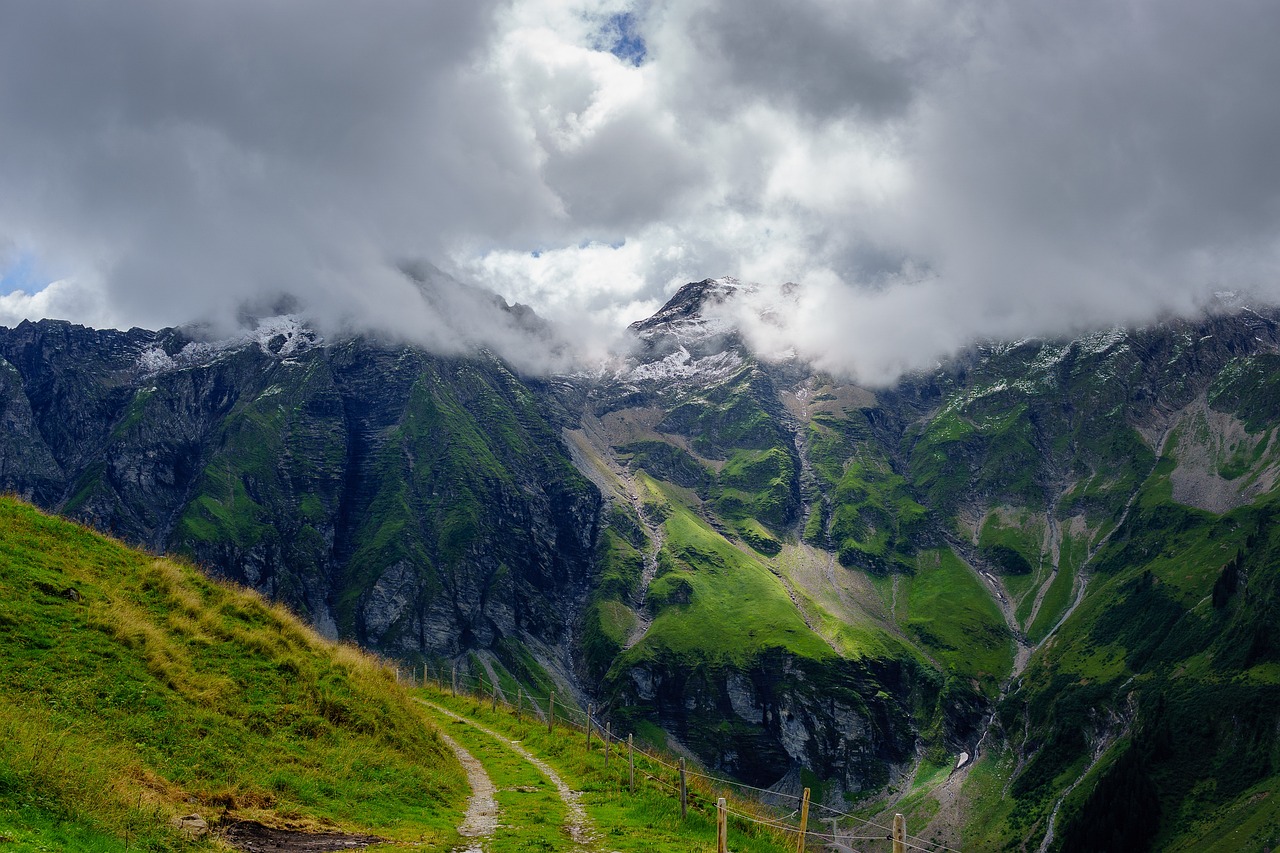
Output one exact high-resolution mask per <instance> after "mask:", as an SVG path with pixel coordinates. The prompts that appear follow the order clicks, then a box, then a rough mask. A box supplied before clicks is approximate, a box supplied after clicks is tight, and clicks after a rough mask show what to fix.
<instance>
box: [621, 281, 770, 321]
mask: <svg viewBox="0 0 1280 853" xmlns="http://www.w3.org/2000/svg"><path fill="white" fill-rule="evenodd" d="M745 289H747V287H746V286H744V285H743V284H742V283H741V282H739V281H738V280H737V279H736V278H729V277H725V278H707V279H703V280H702V281H694V282H690V283H689V284H686V285H685V286H684V287H681V288H680V289H679V290H677V291H676V292H675V295H674V296H672V297H671V298H670V299H668V300H667V304H666V305H663V306H662V308H660V309H659V310H658V312H657V313H656V314H654V315H652V316H651V317H648V318H646V319H644V320H639V321H637V322H635V323H632V324H631V327H630V328H631V330H632V331H633V332H637V333H642V332H648V331H652V330H654V329H657V328H659V327H663V326H667V327H670V326H675V325H685V324H687V323H689V322H690V321H697V320H703V319H705V318H704V317H703V311H704V310H705V309H706V308H707V306H709V305H723V304H724V303H725V302H728V301H729V300H730V299H732V298H733V297H734V296H735V295H737V294H738V292H739V291H742V290H745Z"/></svg>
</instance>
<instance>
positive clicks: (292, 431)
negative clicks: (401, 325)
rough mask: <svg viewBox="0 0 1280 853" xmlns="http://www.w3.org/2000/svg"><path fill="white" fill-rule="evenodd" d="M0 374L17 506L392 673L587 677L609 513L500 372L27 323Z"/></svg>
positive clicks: (8, 345) (366, 348)
mask: <svg viewBox="0 0 1280 853" xmlns="http://www.w3.org/2000/svg"><path fill="white" fill-rule="evenodd" d="M286 319H287V318H286ZM0 356H3V358H4V362H3V364H0V383H2V385H0V388H2V393H3V397H2V398H0V406H3V409H2V411H3V413H4V417H5V419H6V422H7V424H8V425H9V427H10V429H8V430H7V431H6V432H5V437H4V439H3V441H4V442H5V446H4V448H3V453H2V454H0V476H3V478H4V479H3V481H2V482H3V485H4V487H5V488H8V489H11V490H13V491H16V492H18V493H20V494H23V495H25V496H29V497H30V498H31V499H33V500H34V501H36V502H37V503H39V504H41V505H43V506H46V507H51V508H56V509H59V510H60V511H62V512H64V513H65V514H67V515H70V516H72V517H75V518H79V519H81V520H84V521H86V522H89V523H90V524H93V525H94V526H96V527H98V528H100V529H103V530H106V531H109V532H111V533H114V534H115V535H117V536H120V537H121V538H123V539H126V540H128V541H131V542H136V543H140V544H144V545H147V546H149V547H151V548H153V549H156V550H161V551H165V550H168V551H174V552H178V553H185V554H188V555H190V556H192V557H193V558H195V559H196V560H198V561H199V562H201V563H202V564H204V565H206V566H208V567H209V568H210V570H211V571H213V572H215V573H217V574H220V575H223V576H225V577H229V578H233V579H235V580H237V581H240V582H242V583H245V584H246V585H249V586H252V587H254V588H256V589H259V590H262V591H263V592H264V593H266V594H267V595H269V596H271V597H273V598H276V599H279V600H282V601H284V602H286V603H288V604H289V605H290V606H292V607H294V608H296V609H297V610H299V611H301V612H303V613H305V614H308V615H310V616H311V617H312V618H313V620H314V621H315V622H316V623H317V624H318V625H319V626H321V627H322V628H325V629H327V630H328V631H330V632H331V633H334V634H341V635H342V636H346V637H351V638H354V639H357V640H359V641H360V642H362V643H365V644H367V645H369V646H370V647H373V648H376V649H379V650H381V651H383V652H385V653H388V654H391V655H396V656H401V657H406V658H412V657H418V656H425V657H436V656H438V657H454V656H456V655H458V654H460V653H461V652H463V651H465V650H467V649H473V650H474V649H498V648H500V647H502V641H503V640H504V638H511V639H514V640H518V641H519V642H521V643H524V642H529V643H533V644H535V645H537V646H538V647H539V648H543V649H546V650H548V653H551V654H555V655H559V656H560V657H561V658H563V659H564V661H565V664H566V665H567V664H568V654H569V641H570V636H571V629H572V625H573V614H574V612H575V610H576V606H575V604H574V602H576V601H577V600H578V599H580V598H581V597H582V596H583V595H584V593H585V589H586V586H587V584H588V582H589V579H590V576H591V568H592V555H593V546H594V541H595V536H596V529H595V528H596V519H597V515H598V513H599V496H598V494H597V493H596V491H595V489H594V488H593V487H592V486H591V485H590V484H589V483H588V482H587V481H585V480H584V479H583V478H582V477H581V476H579V475H578V474H577V472H576V471H575V470H574V469H573V467H572V465H571V464H570V463H569V462H568V459H567V457H566V456H565V454H564V452H563V450H562V448H561V445H560V443H559V441H558V438H557V435H556V431H555V428H554V426H553V425H552V424H551V423H550V422H549V421H548V420H547V417H546V415H545V414H544V413H543V408H542V407H541V406H540V405H539V404H538V403H537V399H536V397H535V396H534V394H533V392H532V391H530V389H529V388H528V387H526V386H525V385H524V384H523V383H522V382H521V381H520V380H519V379H518V378H517V377H516V376H514V375H513V374H512V373H511V372H510V371H509V370H508V369H507V368H506V367H505V366H503V365H502V364H501V363H499V362H497V361H496V360H494V359H491V358H483V357H482V358H476V359H445V358H436V357H432V356H430V355H427V354H425V353H422V352H420V351H416V350H413V349H410V348H407V347H387V346H381V345H378V344H374V343H371V342H368V341H347V342H343V343H340V344H338V345H334V346H327V345H324V344H323V343H322V342H320V341H318V340H316V339H315V336H314V335H312V334H311V333H309V332H307V331H306V330H305V329H304V328H303V327H301V325H300V324H298V323H296V322H292V323H290V322H283V321H282V320H281V319H280V318H276V319H275V320H273V321H271V322H269V323H264V325H263V327H262V328H260V330H259V334H258V335H257V336H256V337H246V338H244V339H240V340H233V341H225V342H219V343H208V342H200V341H193V340H191V339H190V338H189V337H187V336H186V335H184V334H183V333H182V332H178V331H173V330H166V331H164V332H160V333H153V332H143V331H141V330H132V331H129V332H114V331H94V330H90V329H84V328H80V327H75V326H71V325H69V324H67V323H60V322H52V321H44V322H41V323H24V324H22V325H21V326H19V327H18V328H16V329H13V330H7V331H4V332H3V333H0Z"/></svg>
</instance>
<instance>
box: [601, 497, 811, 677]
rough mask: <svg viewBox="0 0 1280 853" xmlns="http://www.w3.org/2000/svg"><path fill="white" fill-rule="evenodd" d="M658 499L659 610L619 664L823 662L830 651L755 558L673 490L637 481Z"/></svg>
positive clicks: (653, 591)
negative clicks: (775, 651) (770, 658)
mask: <svg viewBox="0 0 1280 853" xmlns="http://www.w3.org/2000/svg"><path fill="white" fill-rule="evenodd" d="M639 476H640V477H641V479H642V482H644V483H645V484H646V487H647V488H648V489H649V490H650V493H656V494H659V495H661V496H662V497H663V498H664V499H665V501H664V503H662V504H661V506H662V507H663V509H662V510H661V512H662V513H664V514H665V516H666V518H665V520H664V521H663V525H662V526H663V533H664V535H665V539H666V542H665V545H664V547H663V553H662V565H663V568H662V570H661V571H660V573H659V576H658V578H657V579H656V580H654V582H653V583H652V584H651V585H650V587H649V601H650V602H651V603H652V604H653V606H655V607H656V608H658V614H657V616H655V617H654V620H653V625H652V626H651V627H650V629H649V631H648V633H647V634H645V637H644V639H642V640H641V641H640V642H639V643H637V644H636V645H635V646H633V647H632V648H631V649H630V650H628V651H627V652H626V653H625V654H624V655H623V656H622V658H621V662H622V665H623V666H629V665H631V664H634V663H636V662H637V661H638V660H640V659H642V658H644V657H648V656H652V655H659V656H661V655H673V656H675V657H677V658H687V659H689V660H690V662H694V661H703V662H711V663H736V664H743V663H747V662H749V661H751V660H752V659H754V658H755V657H756V656H757V655H758V654H759V653H760V652H762V651H764V650H766V649H770V648H784V649H787V650H788V651H791V652H793V653H795V654H798V655H800V656H802V657H809V658H814V659H817V660H822V659H824V658H827V657H830V656H831V655H832V654H833V653H832V651H831V649H830V648H829V647H828V646H827V645H826V644H825V643H824V642H823V641H822V640H821V639H820V638H819V637H818V636H817V635H816V634H814V633H813V632H812V631H810V630H809V628H808V626H807V625H805V623H804V620H803V619H802V618H801V617H800V613H799V611H798V610H797V609H796V607H795V605H794V604H793V603H792V602H791V599H790V597H788V595H787V590H786V588H785V587H783V585H782V583H781V582H780V581H779V580H778V579H777V577H775V576H774V575H773V574H772V573H771V572H770V571H769V570H768V569H767V568H766V567H765V566H764V565H763V564H762V563H761V562H759V560H757V559H755V558H753V557H751V556H749V555H748V554H747V553H746V552H744V551H742V550H740V549H738V548H736V547H734V546H733V545H732V544H730V543H729V542H728V541H727V540H726V539H725V538H724V537H723V536H721V535H720V534H719V533H717V532H716V531H715V530H713V529H712V528H711V527H710V526H709V525H708V524H707V523H706V522H705V521H704V520H702V519H701V518H699V517H698V516H697V515H695V514H694V513H693V512H692V511H691V510H690V509H689V508H688V507H687V506H685V504H684V503H683V502H682V501H681V498H680V496H679V494H678V493H677V492H676V491H675V490H673V489H672V488H670V487H668V486H665V485H661V484H659V483H657V482H656V481H654V480H651V479H649V478H648V477H645V476H644V475H643V474H641V475H639Z"/></svg>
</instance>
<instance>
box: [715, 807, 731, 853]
mask: <svg viewBox="0 0 1280 853" xmlns="http://www.w3.org/2000/svg"><path fill="white" fill-rule="evenodd" d="M728 812H729V810H728V808H727V807H726V806H725V803H724V797H719V798H717V799H716V853H729V814H728Z"/></svg>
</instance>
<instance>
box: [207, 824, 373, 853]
mask: <svg viewBox="0 0 1280 853" xmlns="http://www.w3.org/2000/svg"><path fill="white" fill-rule="evenodd" d="M221 834H222V838H223V840H225V841H226V842H227V843H228V844H230V845H231V846H232V847H234V848H235V849H237V850H243V851H244V853H333V851H338V850H362V849H364V848H365V847H368V846H369V845H371V844H379V843H381V842H384V841H386V839H385V838H379V837H378V836H376V835H360V834H353V833H348V832H303V831H301V830H296V829H276V828H275V827H270V826H265V825H263V824H261V823H258V822H257V821H256V820H239V821H235V822H234V823H232V824H230V825H229V826H228V827H227V828H226V829H225V830H223V831H222V833H221Z"/></svg>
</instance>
